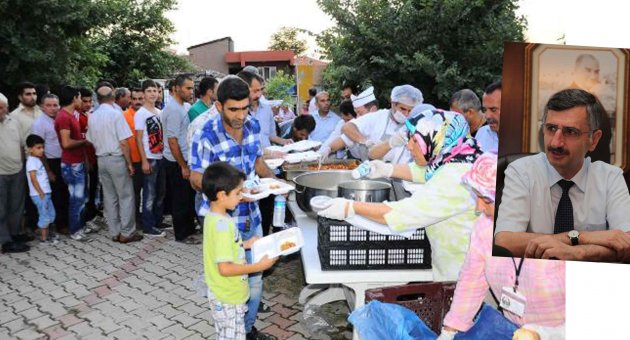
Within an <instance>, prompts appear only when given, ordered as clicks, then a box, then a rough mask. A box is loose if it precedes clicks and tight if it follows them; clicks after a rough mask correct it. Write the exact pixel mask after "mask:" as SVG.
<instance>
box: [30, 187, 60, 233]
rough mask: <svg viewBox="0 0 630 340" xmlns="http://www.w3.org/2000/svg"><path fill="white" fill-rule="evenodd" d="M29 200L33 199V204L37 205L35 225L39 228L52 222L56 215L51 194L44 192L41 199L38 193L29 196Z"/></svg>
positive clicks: (45, 226)
mask: <svg viewBox="0 0 630 340" xmlns="http://www.w3.org/2000/svg"><path fill="white" fill-rule="evenodd" d="M31 200H33V204H35V206H36V207H37V213H38V214H39V221H37V227H38V228H40V229H44V228H48V225H49V224H51V223H53V222H54V221H55V217H57V215H56V213H55V206H54V205H53V202H52V198H51V195H50V194H46V195H45V196H44V198H43V199H42V198H40V197H39V195H35V196H31Z"/></svg>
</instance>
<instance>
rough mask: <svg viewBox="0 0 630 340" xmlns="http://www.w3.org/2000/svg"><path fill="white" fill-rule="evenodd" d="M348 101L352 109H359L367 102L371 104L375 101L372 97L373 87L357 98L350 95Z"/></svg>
mask: <svg viewBox="0 0 630 340" xmlns="http://www.w3.org/2000/svg"><path fill="white" fill-rule="evenodd" d="M350 100H352V106H354V108H355V109H356V108H359V107H361V106H363V105H365V104H367V103H369V102H373V101H375V100H376V97H375V96H374V86H370V87H369V88H368V89H367V90H365V91H363V92H361V93H359V94H358V95H357V96H355V95H351V96H350Z"/></svg>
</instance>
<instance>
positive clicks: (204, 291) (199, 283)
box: [192, 269, 208, 298]
mask: <svg viewBox="0 0 630 340" xmlns="http://www.w3.org/2000/svg"><path fill="white" fill-rule="evenodd" d="M192 289H193V290H194V291H195V292H197V295H198V296H200V297H203V298H208V285H207V284H206V277H205V276H204V273H203V269H202V270H201V272H200V273H199V274H197V278H196V279H194V280H193V281H192Z"/></svg>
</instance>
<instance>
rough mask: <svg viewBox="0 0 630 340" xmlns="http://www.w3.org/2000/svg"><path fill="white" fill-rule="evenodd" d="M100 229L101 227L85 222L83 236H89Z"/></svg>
mask: <svg viewBox="0 0 630 340" xmlns="http://www.w3.org/2000/svg"><path fill="white" fill-rule="evenodd" d="M100 229H101V227H99V226H98V225H97V224H95V223H93V222H86V223H85V228H83V232H84V233H85V234H91V233H95V232H97V231H99V230H100Z"/></svg>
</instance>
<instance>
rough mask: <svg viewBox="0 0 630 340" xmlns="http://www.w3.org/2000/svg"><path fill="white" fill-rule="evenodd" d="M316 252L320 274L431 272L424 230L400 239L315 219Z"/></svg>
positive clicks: (324, 218) (335, 222)
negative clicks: (403, 270)
mask: <svg viewBox="0 0 630 340" xmlns="http://www.w3.org/2000/svg"><path fill="white" fill-rule="evenodd" d="M317 250H318V253H319V260H320V262H321V266H322V270H372V269H429V268H431V245H430V244H429V240H428V238H427V236H426V234H425V231H424V229H417V230H416V231H415V232H414V233H413V235H412V236H411V237H409V238H404V237H402V236H396V235H383V234H379V233H375V232H372V231H367V230H365V229H362V228H359V227H356V226H354V225H352V224H350V223H348V222H345V221H338V220H333V219H329V218H326V217H323V216H318V217H317Z"/></svg>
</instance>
